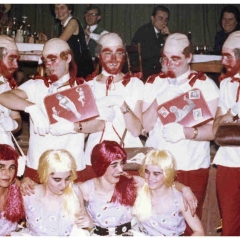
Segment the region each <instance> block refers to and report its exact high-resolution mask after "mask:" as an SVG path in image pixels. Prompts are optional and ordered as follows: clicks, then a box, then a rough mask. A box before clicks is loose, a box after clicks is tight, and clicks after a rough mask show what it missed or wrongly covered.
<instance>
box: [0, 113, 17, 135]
mask: <svg viewBox="0 0 240 240" xmlns="http://www.w3.org/2000/svg"><path fill="white" fill-rule="evenodd" d="M0 125H1V126H2V128H3V129H4V130H5V131H7V132H11V131H13V130H15V129H17V127H18V123H17V122H16V121H15V120H13V119H12V118H11V117H9V116H8V117H2V118H1V120H0Z"/></svg>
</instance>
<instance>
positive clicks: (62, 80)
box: [55, 73, 70, 86]
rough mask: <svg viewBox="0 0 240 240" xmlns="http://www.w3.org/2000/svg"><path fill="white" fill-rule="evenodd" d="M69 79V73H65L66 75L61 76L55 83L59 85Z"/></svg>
mask: <svg viewBox="0 0 240 240" xmlns="http://www.w3.org/2000/svg"><path fill="white" fill-rule="evenodd" d="M69 79H70V75H69V73H67V74H66V75H64V76H63V77H61V78H60V79H59V80H57V81H56V82H55V83H56V84H55V85H59V86H61V85H62V84H63V83H65V82H67V81H68V80H69Z"/></svg>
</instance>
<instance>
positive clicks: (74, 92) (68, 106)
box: [44, 84, 99, 124]
mask: <svg viewBox="0 0 240 240" xmlns="http://www.w3.org/2000/svg"><path fill="white" fill-rule="evenodd" d="M44 105H45V108H46V111H47V115H48V118H49V121H50V123H51V124H53V123H56V122H57V121H56V120H55V119H54V118H53V114H54V115H57V116H59V117H62V118H65V119H67V120H69V121H71V122H78V121H86V120H88V119H91V118H95V117H98V116H99V113H98V110H97V106H96V103H95V100H94V97H93V94H92V90H91V88H90V87H89V85H88V84H81V85H78V86H76V87H72V88H69V89H67V90H63V91H60V92H57V93H54V94H51V95H48V96H46V97H45V98H44Z"/></svg>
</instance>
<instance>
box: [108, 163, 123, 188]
mask: <svg viewBox="0 0 240 240" xmlns="http://www.w3.org/2000/svg"><path fill="white" fill-rule="evenodd" d="M122 172H123V160H121V159H120V160H115V161H112V162H111V164H110V165H109V166H108V168H107V170H106V172H105V173H104V175H103V177H104V178H105V179H106V180H107V181H108V182H109V183H112V184H116V183H117V182H118V181H119V178H120V175H121V174H122Z"/></svg>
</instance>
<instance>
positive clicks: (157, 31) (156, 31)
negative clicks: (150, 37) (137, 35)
mask: <svg viewBox="0 0 240 240" xmlns="http://www.w3.org/2000/svg"><path fill="white" fill-rule="evenodd" d="M153 28H154V31H155V33H156V34H158V33H159V32H160V31H159V30H157V29H156V28H155V27H154V26H153Z"/></svg>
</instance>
